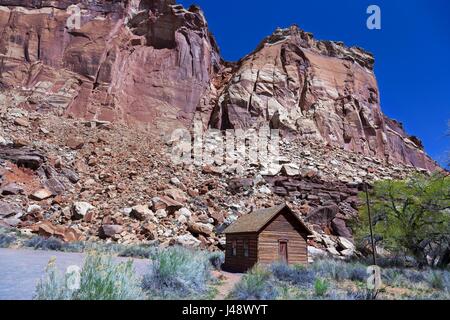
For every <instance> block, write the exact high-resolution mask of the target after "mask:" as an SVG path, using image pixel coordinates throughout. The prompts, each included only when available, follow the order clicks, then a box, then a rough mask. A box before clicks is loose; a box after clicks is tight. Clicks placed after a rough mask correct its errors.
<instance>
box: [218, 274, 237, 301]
mask: <svg viewBox="0 0 450 320" xmlns="http://www.w3.org/2000/svg"><path fill="white" fill-rule="evenodd" d="M215 276H216V278H220V279H222V281H223V283H222V284H221V285H220V286H219V287H218V288H217V290H218V292H217V295H216V297H215V298H214V299H215V300H225V299H226V298H227V297H228V295H229V294H230V292H231V291H232V290H233V288H234V286H235V285H236V284H237V283H238V282H239V281H240V280H241V278H242V276H243V274H242V273H230V272H225V271H221V272H217V271H215Z"/></svg>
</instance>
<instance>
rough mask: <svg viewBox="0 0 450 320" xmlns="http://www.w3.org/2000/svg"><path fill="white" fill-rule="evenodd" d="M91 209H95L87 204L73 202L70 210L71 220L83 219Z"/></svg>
mask: <svg viewBox="0 0 450 320" xmlns="http://www.w3.org/2000/svg"><path fill="white" fill-rule="evenodd" d="M93 209H95V207H94V206H93V205H91V204H90V203H88V202H74V203H73V204H72V208H71V211H72V218H73V219H74V220H79V219H83V218H84V217H85V216H86V214H87V213H88V212H89V211H90V210H93Z"/></svg>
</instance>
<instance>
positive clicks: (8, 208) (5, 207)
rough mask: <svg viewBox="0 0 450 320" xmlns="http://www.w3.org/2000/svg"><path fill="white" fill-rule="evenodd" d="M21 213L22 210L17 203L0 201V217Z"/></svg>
mask: <svg viewBox="0 0 450 320" xmlns="http://www.w3.org/2000/svg"><path fill="white" fill-rule="evenodd" d="M21 215H22V210H21V209H20V207H19V206H18V205H14V204H9V203H5V202H2V201H0V219H5V218H10V217H12V216H14V217H20V216H21Z"/></svg>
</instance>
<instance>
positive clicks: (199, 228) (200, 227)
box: [188, 222, 214, 236]
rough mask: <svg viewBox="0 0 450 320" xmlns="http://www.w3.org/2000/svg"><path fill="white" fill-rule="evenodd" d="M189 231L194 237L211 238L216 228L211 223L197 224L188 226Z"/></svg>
mask: <svg viewBox="0 0 450 320" xmlns="http://www.w3.org/2000/svg"><path fill="white" fill-rule="evenodd" d="M188 230H189V231H190V232H191V233H192V234H194V235H199V234H201V235H203V236H209V235H211V234H212V232H213V230H214V226H213V225H212V224H210V223H201V222H195V223H190V224H189V225H188Z"/></svg>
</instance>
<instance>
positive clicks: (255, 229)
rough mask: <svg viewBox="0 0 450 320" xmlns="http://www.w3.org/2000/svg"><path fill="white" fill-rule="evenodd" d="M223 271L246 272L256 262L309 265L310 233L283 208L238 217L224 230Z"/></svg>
mask: <svg viewBox="0 0 450 320" xmlns="http://www.w3.org/2000/svg"><path fill="white" fill-rule="evenodd" d="M224 234H225V236H226V248H225V264H224V269H225V270H228V271H232V272H245V271H247V270H248V269H250V268H251V267H253V266H254V265H255V264H256V263H261V264H270V263H272V262H276V261H285V262H286V263H288V264H303V265H306V264H307V263H308V246H307V237H308V235H311V234H312V232H311V231H310V230H309V229H308V227H307V226H306V225H305V224H304V223H303V222H302V221H301V220H300V218H299V217H298V216H297V215H296V214H295V213H294V212H293V211H292V210H291V209H290V208H289V207H288V206H287V205H286V204H282V205H279V206H276V207H272V208H267V209H261V210H257V211H254V212H252V213H249V214H247V215H244V216H241V217H240V218H239V219H238V220H236V221H235V222H234V223H232V224H231V225H230V226H229V227H228V228H226V229H225V230H224Z"/></svg>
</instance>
